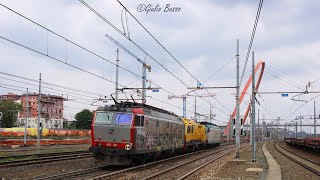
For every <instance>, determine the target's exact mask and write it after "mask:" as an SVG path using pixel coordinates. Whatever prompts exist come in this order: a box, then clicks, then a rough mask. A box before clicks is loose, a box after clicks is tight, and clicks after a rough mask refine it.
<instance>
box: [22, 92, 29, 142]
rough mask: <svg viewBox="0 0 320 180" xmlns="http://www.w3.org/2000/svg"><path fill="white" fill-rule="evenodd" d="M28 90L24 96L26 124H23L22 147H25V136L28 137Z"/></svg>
mask: <svg viewBox="0 0 320 180" xmlns="http://www.w3.org/2000/svg"><path fill="white" fill-rule="evenodd" d="M28 90H29V89H28V88H27V96H26V122H25V123H24V141H23V142H24V145H25V146H27V135H28V115H29V97H28V93H29V92H28Z"/></svg>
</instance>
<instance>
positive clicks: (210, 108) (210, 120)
mask: <svg viewBox="0 0 320 180" xmlns="http://www.w3.org/2000/svg"><path fill="white" fill-rule="evenodd" d="M209 106H210V118H209V119H210V123H211V116H212V115H211V114H212V112H211V104H210V105H209Z"/></svg>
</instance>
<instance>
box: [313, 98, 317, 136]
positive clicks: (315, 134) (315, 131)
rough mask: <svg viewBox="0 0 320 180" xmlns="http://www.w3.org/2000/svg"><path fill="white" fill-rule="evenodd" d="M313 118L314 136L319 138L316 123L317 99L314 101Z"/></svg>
mask: <svg viewBox="0 0 320 180" xmlns="http://www.w3.org/2000/svg"><path fill="white" fill-rule="evenodd" d="M313 107H314V111H313V118H314V138H317V124H316V101H313Z"/></svg>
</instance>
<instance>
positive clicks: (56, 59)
mask: <svg viewBox="0 0 320 180" xmlns="http://www.w3.org/2000/svg"><path fill="white" fill-rule="evenodd" d="M0 5H2V4H0ZM2 6H3V7H5V8H7V9H9V10H10V11H12V12H14V13H16V14H18V15H19V16H21V17H23V18H25V19H27V20H28V21H31V22H33V23H34V24H36V25H38V26H40V27H42V28H44V29H46V30H47V32H51V33H53V34H55V35H57V36H59V37H61V38H64V37H63V36H61V35H59V34H57V33H55V32H53V31H51V30H49V29H48V28H46V27H44V26H42V25H40V24H38V23H36V22H35V21H33V20H31V19H29V18H27V17H25V16H23V15H21V14H20V13H17V12H15V11H13V10H12V9H10V8H8V7H6V6H4V5H2ZM1 38H2V39H3V40H6V41H8V42H11V43H13V44H16V45H18V46H21V47H23V48H26V49H28V50H31V51H33V52H35V53H38V54H41V55H43V56H46V57H48V58H50V59H53V60H55V61H58V62H61V63H63V64H66V65H69V66H71V67H73V68H76V69H78V70H81V71H84V72H86V73H89V74H91V75H93V76H96V77H99V78H102V79H104V80H107V81H109V82H111V83H114V82H113V81H111V80H108V79H106V78H104V77H101V76H97V75H96V74H94V73H92V72H89V71H87V70H84V69H81V68H79V67H77V66H74V65H72V64H70V63H67V62H66V61H65V60H60V59H58V58H55V57H52V56H50V55H48V54H45V53H42V52H40V51H37V50H35V49H32V48H30V47H28V46H25V45H23V44H20V43H17V42H15V41H13V40H11V39H9V38H6V37H3V36H1ZM64 39H65V40H66V42H69V43H72V44H74V45H75V46H78V47H80V48H81V49H84V50H86V51H88V52H90V53H92V54H94V55H96V56H99V55H97V54H96V53H94V52H92V51H90V50H88V49H86V48H84V47H82V46H80V45H78V44H76V43H74V42H73V41H71V40H69V39H66V38H64ZM100 58H102V59H105V58H103V57H101V56H100ZM105 60H106V59H105ZM110 63H112V62H110ZM131 73H132V72H131ZM137 76H138V75H137ZM139 77H140V76H139ZM154 84H155V83H154ZM163 89H164V88H163ZM164 90H165V89H164ZM165 91H166V92H168V93H170V94H173V93H171V92H169V91H168V90H165ZM209 103H210V102H209ZM189 104H192V103H189Z"/></svg>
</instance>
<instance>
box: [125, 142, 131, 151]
mask: <svg viewBox="0 0 320 180" xmlns="http://www.w3.org/2000/svg"><path fill="white" fill-rule="evenodd" d="M131 147H132V143H130V144H126V146H125V147H124V148H125V149H126V150H127V151H130V149H131Z"/></svg>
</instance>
